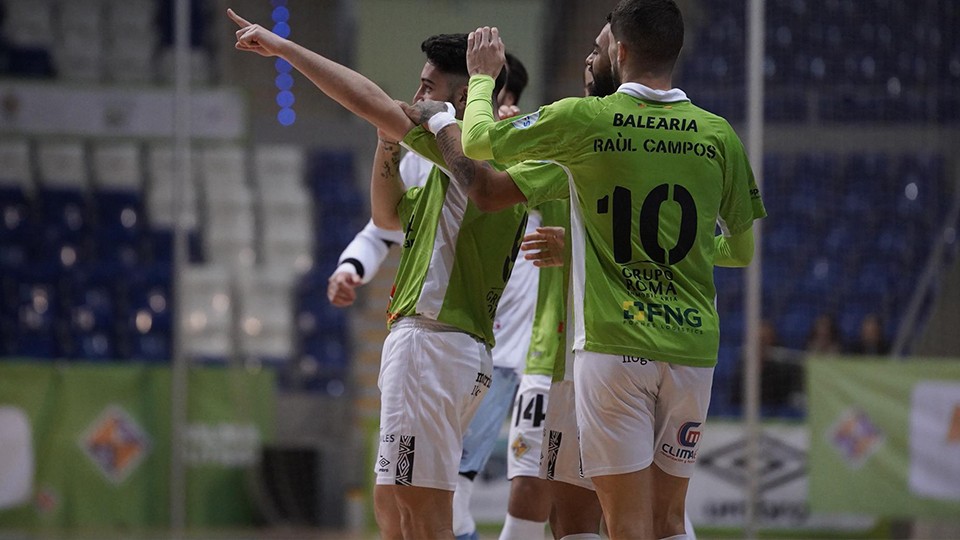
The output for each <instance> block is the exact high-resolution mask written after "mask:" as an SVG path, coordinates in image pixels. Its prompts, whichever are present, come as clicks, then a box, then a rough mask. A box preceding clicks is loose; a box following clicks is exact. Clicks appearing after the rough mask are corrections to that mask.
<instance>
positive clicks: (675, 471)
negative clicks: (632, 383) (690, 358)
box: [651, 364, 713, 538]
mask: <svg viewBox="0 0 960 540" xmlns="http://www.w3.org/2000/svg"><path fill="white" fill-rule="evenodd" d="M661 367H662V368H663V369H661V373H662V379H661V383H660V393H659V395H658V399H657V413H656V432H657V444H656V447H655V448H656V453H655V456H654V464H653V466H652V467H651V470H652V473H651V474H652V483H653V493H654V503H653V526H654V532H655V533H656V534H657V535H658V537H659V538H669V537H678V538H690V537H691V536H690V535H689V534H688V531H687V527H686V523H685V522H686V519H685V513H686V512H685V502H686V496H687V486H688V484H689V482H690V476H691V475H692V474H693V470H694V467H695V464H696V460H697V450H698V449H699V447H700V444H699V443H700V438H701V434H702V433H703V429H704V422H705V421H706V417H707V408H708V407H709V404H710V390H711V386H712V384H713V368H695V367H689V366H680V365H675V364H663V365H661Z"/></svg>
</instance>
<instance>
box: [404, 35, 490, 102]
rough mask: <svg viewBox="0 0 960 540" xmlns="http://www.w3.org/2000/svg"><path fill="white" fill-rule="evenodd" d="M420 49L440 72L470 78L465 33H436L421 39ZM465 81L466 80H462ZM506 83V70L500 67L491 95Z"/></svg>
mask: <svg viewBox="0 0 960 540" xmlns="http://www.w3.org/2000/svg"><path fill="white" fill-rule="evenodd" d="M420 50H421V51H423V53H424V54H426V55H427V61H428V62H430V63H431V64H433V65H434V66H435V67H436V68H437V69H439V70H440V71H441V72H443V73H446V74H447V75H454V76H459V77H463V78H464V79H469V78H470V73H469V72H468V71H467V35H466V34H437V35H435V36H430V37H428V38H427V39H425V40H423V43H421V44H420ZM464 82H466V81H464ZM506 83H507V70H506V69H501V70H500V74H499V75H497V79H496V81H495V84H494V90H493V95H497V94H498V93H499V92H500V89H502V88H503V86H504V85H505V84H506Z"/></svg>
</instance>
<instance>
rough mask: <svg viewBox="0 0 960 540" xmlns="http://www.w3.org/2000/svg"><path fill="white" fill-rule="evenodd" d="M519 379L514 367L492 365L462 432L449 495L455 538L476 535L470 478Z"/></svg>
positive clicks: (485, 453)
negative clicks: (453, 487)
mask: <svg viewBox="0 0 960 540" xmlns="http://www.w3.org/2000/svg"><path fill="white" fill-rule="evenodd" d="M519 383H520V378H519V376H518V375H517V372H516V371H515V370H514V369H512V368H504V367H494V368H493V380H492V381H491V384H490V389H489V390H488V391H487V395H486V396H484V398H483V400H482V401H481V402H480V406H479V407H478V408H477V412H476V414H475V415H474V416H473V420H471V421H470V425H469V426H468V427H467V431H466V433H464V435H463V453H462V455H461V457H460V475H459V478H458V479H457V491H456V493H455V494H454V497H453V533H454V536H455V537H456V538H463V539H468V538H472V537H476V529H477V526H476V523H475V522H474V520H473V516H471V515H470V496H471V494H472V492H473V480H474V478H476V476H477V474H479V473H480V471H482V470H483V468H484V467H485V466H486V465H487V461H489V459H490V455H491V454H492V453H493V449H494V446H496V443H497V439H498V438H499V435H500V429H501V428H502V427H503V422H504V420H506V418H507V415H508V414H509V412H510V405H511V404H512V403H513V396H514V394H516V392H517V386H518V385H519Z"/></svg>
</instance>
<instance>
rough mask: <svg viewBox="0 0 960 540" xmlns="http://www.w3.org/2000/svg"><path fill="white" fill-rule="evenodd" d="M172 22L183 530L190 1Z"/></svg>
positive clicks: (182, 516) (176, 499)
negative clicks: (184, 334) (183, 270)
mask: <svg viewBox="0 0 960 540" xmlns="http://www.w3.org/2000/svg"><path fill="white" fill-rule="evenodd" d="M174 9H175V10H176V11H175V19H174V20H175V26H174V43H175V56H174V58H175V62H174V65H175V79H174V81H175V89H174V105H173V108H174V126H173V141H174V148H173V162H174V167H175V170H176V174H175V175H174V178H175V182H176V194H177V195H176V196H175V197H173V204H174V212H173V216H174V240H173V242H174V244H173V247H174V250H173V291H174V293H173V297H174V327H173V346H172V352H173V358H172V369H173V373H172V378H171V383H170V402H171V411H170V412H171V419H170V421H171V422H170V425H171V441H170V528H171V529H173V531H175V532H178V531H183V529H184V528H185V527H186V521H187V511H186V506H187V502H186V501H187V481H186V465H185V464H184V459H183V449H184V447H185V444H184V443H185V442H186V441H185V436H184V435H185V431H186V424H187V397H188V388H187V386H188V379H189V366H188V359H187V358H186V356H185V354H184V350H183V332H184V329H185V328H186V326H185V324H186V319H187V316H186V313H184V307H183V306H184V303H183V300H184V296H185V295H184V294H183V287H182V286H181V284H182V282H181V279H180V276H182V275H183V272H182V269H183V268H184V267H185V266H186V264H187V262H188V255H187V223H186V219H187V198H186V194H187V187H186V186H187V183H188V182H192V181H193V178H192V175H191V174H190V170H191V166H190V2H189V0H177V1H176V5H175V8H174Z"/></svg>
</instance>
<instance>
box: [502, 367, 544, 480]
mask: <svg viewBox="0 0 960 540" xmlns="http://www.w3.org/2000/svg"><path fill="white" fill-rule="evenodd" d="M549 399H550V376H549V375H524V376H523V378H522V379H520V388H519V389H518V390H517V397H516V398H515V399H514V400H513V416H512V417H511V418H510V437H509V438H508V439H507V440H508V441H510V443H509V444H510V446H509V447H508V448H507V479H508V480H512V479H513V478H515V477H517V476H532V477H534V478H536V477H537V473H538V471H539V470H540V455H541V444H542V442H543V426H544V421H545V418H544V417H545V415H546V413H547V403H548V400H549Z"/></svg>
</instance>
